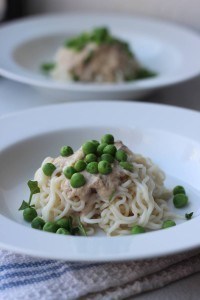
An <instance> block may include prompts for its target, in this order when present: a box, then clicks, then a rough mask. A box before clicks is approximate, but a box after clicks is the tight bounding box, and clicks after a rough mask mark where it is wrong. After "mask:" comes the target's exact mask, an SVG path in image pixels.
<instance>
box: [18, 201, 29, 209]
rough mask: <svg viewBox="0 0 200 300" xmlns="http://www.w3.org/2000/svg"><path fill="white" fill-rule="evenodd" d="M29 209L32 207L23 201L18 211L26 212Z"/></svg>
mask: <svg viewBox="0 0 200 300" xmlns="http://www.w3.org/2000/svg"><path fill="white" fill-rule="evenodd" d="M27 207H30V205H29V204H28V203H27V202H26V201H24V200H23V202H22V204H21V206H20V208H19V209H18V210H24V209H25V208H27Z"/></svg>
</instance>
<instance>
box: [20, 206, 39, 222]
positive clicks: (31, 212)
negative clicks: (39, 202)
mask: <svg viewBox="0 0 200 300" xmlns="http://www.w3.org/2000/svg"><path fill="white" fill-rule="evenodd" d="M23 217H24V220H25V221H27V222H32V221H33V219H34V218H35V217H37V211H36V210H35V208H33V207H27V208H25V209H24V211H23Z"/></svg>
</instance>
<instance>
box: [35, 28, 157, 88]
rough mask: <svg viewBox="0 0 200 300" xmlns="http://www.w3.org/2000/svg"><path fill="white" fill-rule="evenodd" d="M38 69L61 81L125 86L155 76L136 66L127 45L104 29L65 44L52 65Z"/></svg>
mask: <svg viewBox="0 0 200 300" xmlns="http://www.w3.org/2000/svg"><path fill="white" fill-rule="evenodd" d="M41 67H42V70H43V71H44V72H46V73H49V75H50V76H51V77H52V78H54V79H56V80H62V81H80V82H100V83H101V82H124V81H133V80H137V79H145V78H149V77H152V76H155V75H156V74H155V73H154V72H152V71H150V70H148V69H146V68H144V67H143V66H142V65H141V64H140V63H139V61H138V60H137V58H136V57H135V55H134V54H133V52H132V50H131V49H130V46H129V45H128V43H126V42H125V41H122V40H120V39H118V38H116V37H113V36H112V35H111V33H110V32H109V30H108V29H107V28H105V27H101V28H95V29H94V30H92V31H91V32H84V33H82V34H80V35H78V36H76V37H73V38H71V39H69V40H67V41H66V43H65V44H64V45H63V46H62V47H61V48H59V49H58V51H57V53H56V55H55V60H54V62H51V63H44V64H43V65H42V66H41Z"/></svg>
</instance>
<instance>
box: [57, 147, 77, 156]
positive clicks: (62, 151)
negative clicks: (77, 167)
mask: <svg viewBox="0 0 200 300" xmlns="http://www.w3.org/2000/svg"><path fill="white" fill-rule="evenodd" d="M73 153H74V151H73V149H72V148H71V147H70V146H63V147H62V148H61V149H60V155H62V156H70V155H72V154H73Z"/></svg>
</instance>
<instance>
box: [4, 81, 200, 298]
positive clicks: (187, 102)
mask: <svg viewBox="0 0 200 300" xmlns="http://www.w3.org/2000/svg"><path fill="white" fill-rule="evenodd" d="M136 100H137V99H136ZM141 101H146V102H154V103H163V104H169V105H175V106H180V107H185V108H190V109H195V110H198V111H200V77H198V78H195V79H193V80H190V81H188V82H185V83H182V84H179V85H175V86H172V87H168V88H165V89H162V90H159V91H157V92H155V93H154V94H151V95H149V96H148V97H146V98H145V99H144V100H141ZM47 104H48V101H47V99H44V97H43V98H42V96H41V95H40V94H39V92H38V91H36V90H35V89H33V88H31V87H30V86H28V85H22V84H19V83H16V82H12V81H9V80H7V79H3V78H0V116H2V115H5V114H9V113H13V112H16V111H18V110H24V109H28V108H31V107H36V106H42V105H47ZM199 282H200V273H198V274H195V275H192V276H190V277H188V278H185V279H182V280H180V281H178V282H175V283H173V284H170V285H169V286H166V287H164V288H162V289H159V290H155V291H152V292H148V293H145V294H142V295H139V296H137V297H135V298H134V299H137V300H160V299H162V300H168V299H170V300H177V299H181V300H193V299H194V300H195V299H199V295H200V284H199Z"/></svg>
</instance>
